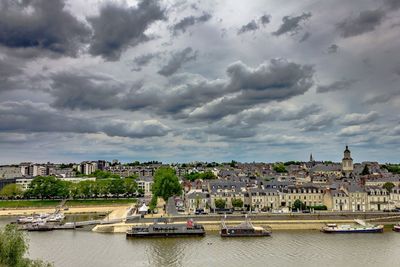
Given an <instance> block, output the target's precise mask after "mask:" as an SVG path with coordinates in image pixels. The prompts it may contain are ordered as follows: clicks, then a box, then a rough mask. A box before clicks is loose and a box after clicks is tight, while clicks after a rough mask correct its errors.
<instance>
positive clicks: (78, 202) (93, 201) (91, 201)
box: [65, 198, 136, 207]
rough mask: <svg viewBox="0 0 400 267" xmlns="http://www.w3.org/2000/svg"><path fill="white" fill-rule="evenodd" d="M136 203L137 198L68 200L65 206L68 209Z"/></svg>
mask: <svg viewBox="0 0 400 267" xmlns="http://www.w3.org/2000/svg"><path fill="white" fill-rule="evenodd" d="M134 202H136V199H135V198H123V199H74V200H68V201H67V203H66V204H65V205H66V206H68V207H74V206H102V205H124V204H132V203H134Z"/></svg>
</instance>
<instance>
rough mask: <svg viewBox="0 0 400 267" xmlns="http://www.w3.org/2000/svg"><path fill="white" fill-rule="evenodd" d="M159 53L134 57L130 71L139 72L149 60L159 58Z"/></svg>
mask: <svg viewBox="0 0 400 267" xmlns="http://www.w3.org/2000/svg"><path fill="white" fill-rule="evenodd" d="M159 55H160V53H148V54H144V55H141V56H138V57H135V58H134V59H133V60H132V62H131V65H132V71H141V70H142V67H145V66H147V65H148V64H149V63H150V61H151V60H153V59H154V58H157V57H159Z"/></svg>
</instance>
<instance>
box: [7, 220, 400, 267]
mask: <svg viewBox="0 0 400 267" xmlns="http://www.w3.org/2000/svg"><path fill="white" fill-rule="evenodd" d="M10 220H11V219H4V218H1V219H0V226H1V225H4V224H5V223H6V222H7V221H10ZM28 237H29V240H30V241H29V245H30V249H29V257H30V258H40V259H44V260H46V261H50V262H53V263H54V264H55V266H59V267H64V266H65V267H70V266H74V267H75V266H83V267H92V266H96V267H99V266H202V267H203V266H296V267H300V266H363V267H365V266H400V233H395V232H392V231H390V230H387V231H385V233H383V234H342V235H329V234H323V233H320V232H318V231H275V232H273V235H272V236H271V237H264V238H235V239H222V238H220V237H219V236H218V234H217V233H215V234H208V235H207V236H206V237H204V238H169V239H126V238H125V235H124V234H100V233H93V232H90V231H87V230H86V231H85V230H77V231H54V232H31V233H28Z"/></svg>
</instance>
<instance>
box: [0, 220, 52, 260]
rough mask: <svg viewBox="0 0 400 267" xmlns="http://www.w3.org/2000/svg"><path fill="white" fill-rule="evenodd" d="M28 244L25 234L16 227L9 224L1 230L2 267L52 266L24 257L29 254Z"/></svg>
mask: <svg viewBox="0 0 400 267" xmlns="http://www.w3.org/2000/svg"><path fill="white" fill-rule="evenodd" d="M28 248H29V247H28V242H27V238H26V235H25V233H24V232H22V231H19V230H18V228H17V226H16V225H13V224H8V225H6V226H5V227H4V228H2V229H0V266H3V265H5V266H9V267H44V266H47V267H49V266H52V265H51V264H49V263H46V262H43V261H40V260H35V261H33V260H30V259H28V258H25V257H24V255H25V254H26V253H27V252H28Z"/></svg>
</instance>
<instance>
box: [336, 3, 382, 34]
mask: <svg viewBox="0 0 400 267" xmlns="http://www.w3.org/2000/svg"><path fill="white" fill-rule="evenodd" d="M385 15H386V14H385V12H384V11H383V10H382V9H376V10H366V11H362V12H360V14H359V15H358V16H357V17H349V18H346V19H344V20H343V21H341V22H339V23H338V24H337V25H336V27H337V29H338V31H339V33H340V35H341V36H342V37H343V38H348V37H352V36H357V35H361V34H363V33H366V32H371V31H373V30H375V28H376V27H378V26H379V25H380V24H381V23H382V21H383V20H384V17H385Z"/></svg>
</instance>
